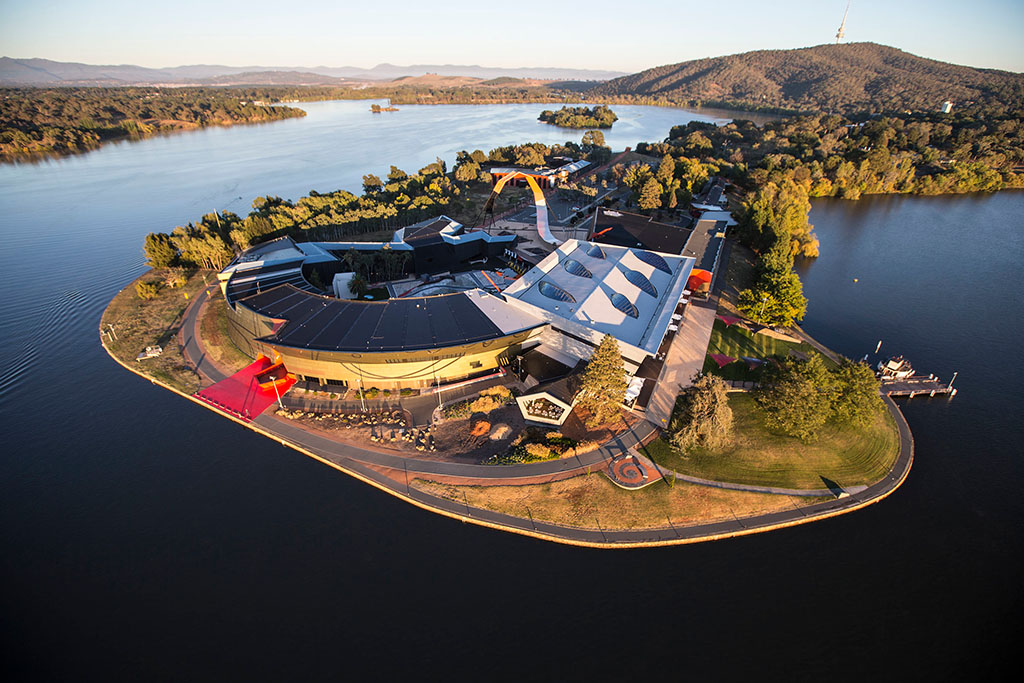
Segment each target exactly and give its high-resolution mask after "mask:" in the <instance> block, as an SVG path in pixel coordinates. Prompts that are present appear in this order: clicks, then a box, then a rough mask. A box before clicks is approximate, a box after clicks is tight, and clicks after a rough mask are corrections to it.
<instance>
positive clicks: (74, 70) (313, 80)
mask: <svg viewBox="0 0 1024 683" xmlns="http://www.w3.org/2000/svg"><path fill="white" fill-rule="evenodd" d="M425 74H437V75H440V76H469V77H474V78H481V79H494V78H502V77H507V78H530V79H542V80H574V81H602V80H607V79H609V78H616V77H618V76H624V75H625V72H622V71H599V70H592V69H560V68H556V67H537V68H530V67H522V68H500V67H486V66H477V65H475V64H474V65H458V64H413V65H411V66H396V65H394V64H378V65H377V66H375V67H373V68H372V69H364V68H360V67H354V66H340V67H327V66H315V67H290V66H289V67H285V66H220V65H207V64H196V65H192V66H175V67H170V68H165V69H151V68H147V67H143V66H135V65H132V64H120V65H107V66H98V65H93V64H80V63H77V62H55V61H52V60H49V59H15V58H12V57H0V85H7V86H11V85H30V86H44V87H45V86H62V85H83V86H89V85H107V86H116V85H157V84H175V85H186V84H196V85H211V84H217V85H242V84H245V85H264V84H267V85H269V84H274V85H344V84H346V83H351V82H365V81H390V80H394V79H396V78H402V77H406V76H411V77H416V76H423V75H425Z"/></svg>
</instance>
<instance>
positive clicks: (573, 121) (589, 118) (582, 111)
mask: <svg viewBox="0 0 1024 683" xmlns="http://www.w3.org/2000/svg"><path fill="white" fill-rule="evenodd" d="M537 120H538V121H543V122H544V123H550V124H551V125H552V126H558V127H559V128H611V127H612V124H613V123H615V122H616V121H618V120H619V117H618V116H616V115H615V112H613V111H612V110H611V109H609V108H608V107H606V106H604V105H603V104H599V105H597V106H596V107H562V108H561V109H559V110H558V111H551V110H550V109H545V110H544V111H542V112H541V113H540V116H538V117H537Z"/></svg>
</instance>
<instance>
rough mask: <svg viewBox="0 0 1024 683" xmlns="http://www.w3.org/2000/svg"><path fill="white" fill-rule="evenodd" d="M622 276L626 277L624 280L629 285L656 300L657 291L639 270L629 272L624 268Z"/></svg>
mask: <svg viewBox="0 0 1024 683" xmlns="http://www.w3.org/2000/svg"><path fill="white" fill-rule="evenodd" d="M622 274H623V275H625V276H626V280H627V281H628V282H629V284H631V285H635V286H637V287H639V288H640V289H642V290H643V291H645V292H647V293H648V294H650V295H651V296H653V297H654V298H655V299H657V298H658V290H657V289H656V288H655V286H654V285H652V284H651V281H650V280H648V279H647V276H646V275H644V274H643V273H641V272H640V271H639V270H630V269H629V268H626V269H625V270H624V271H623V273H622Z"/></svg>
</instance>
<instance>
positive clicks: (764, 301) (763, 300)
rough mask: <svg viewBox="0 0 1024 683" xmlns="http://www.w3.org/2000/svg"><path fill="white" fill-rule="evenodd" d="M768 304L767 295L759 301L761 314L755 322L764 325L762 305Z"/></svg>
mask: <svg viewBox="0 0 1024 683" xmlns="http://www.w3.org/2000/svg"><path fill="white" fill-rule="evenodd" d="M766 303H768V295H767V294H765V295H764V298H763V299H761V312H760V313H759V314H758V316H757V322H759V323H761V324H762V325H763V324H764V305H765V304H766Z"/></svg>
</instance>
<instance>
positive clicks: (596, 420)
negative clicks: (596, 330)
mask: <svg viewBox="0 0 1024 683" xmlns="http://www.w3.org/2000/svg"><path fill="white" fill-rule="evenodd" d="M578 399H579V401H578V403H579V405H581V406H583V407H584V408H586V409H587V411H588V412H589V413H590V417H588V418H587V426H588V427H597V426H599V425H603V424H605V423H607V422H610V421H611V420H613V419H614V418H616V417H618V415H619V406H620V405H621V404H622V402H623V401H624V400H625V399H626V368H625V366H624V365H623V363H622V354H621V353H620V352H619V343H618V342H617V341H615V337H613V336H611V335H610V334H606V335H605V336H604V339H602V340H601V345H600V346H598V347H597V350H596V351H594V355H592V356H591V357H590V363H589V364H588V365H587V369H586V370H584V371H583V377H582V380H581V382H580V392H579V394H578Z"/></svg>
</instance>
